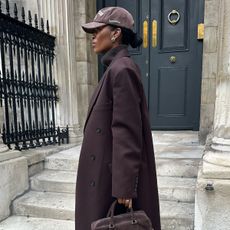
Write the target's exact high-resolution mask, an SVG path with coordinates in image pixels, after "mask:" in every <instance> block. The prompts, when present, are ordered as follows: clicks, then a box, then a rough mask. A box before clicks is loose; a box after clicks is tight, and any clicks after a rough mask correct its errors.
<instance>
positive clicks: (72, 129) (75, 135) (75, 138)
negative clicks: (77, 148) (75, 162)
mask: <svg viewBox="0 0 230 230" xmlns="http://www.w3.org/2000/svg"><path fill="white" fill-rule="evenodd" d="M82 139H83V134H82V131H81V130H80V127H79V125H77V126H69V143H71V144H73V143H74V144H77V145H79V144H81V143H82Z"/></svg>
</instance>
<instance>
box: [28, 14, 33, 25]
mask: <svg viewBox="0 0 230 230" xmlns="http://www.w3.org/2000/svg"><path fill="white" fill-rule="evenodd" d="M28 18H29V25H30V26H32V16H31V11H30V10H29V11H28Z"/></svg>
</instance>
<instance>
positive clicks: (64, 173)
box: [0, 132, 203, 230]
mask: <svg viewBox="0 0 230 230" xmlns="http://www.w3.org/2000/svg"><path fill="white" fill-rule="evenodd" d="M153 138H154V143H155V151H156V159H157V160H156V162H157V173H158V185H159V192H160V208H161V219H162V230H169V229H176V230H185V229H186V230H190V229H193V219H194V197H195V183H196V176H197V170H198V164H199V160H200V158H201V155H202V150H203V147H202V146H199V144H198V140H197V133H194V132H154V136H153ZM79 153H80V146H77V147H74V148H71V149H69V150H65V151H62V152H59V153H56V154H53V155H51V156H48V157H46V160H45V170H44V171H42V172H41V173H39V174H36V175H35V176H33V177H31V178H30V187H31V189H30V191H29V192H28V193H26V194H24V195H23V196H21V197H19V198H17V199H16V200H15V201H14V202H13V204H12V211H13V215H12V216H11V217H9V218H8V219H7V220H5V221H3V222H2V223H0V230H16V229H17V230H44V229H47V230H63V229H65V230H74V204H75V201H74V199H75V195H74V193H75V181H76V168H77V164H78V158H79Z"/></svg>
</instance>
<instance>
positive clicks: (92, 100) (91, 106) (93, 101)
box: [83, 74, 106, 131]
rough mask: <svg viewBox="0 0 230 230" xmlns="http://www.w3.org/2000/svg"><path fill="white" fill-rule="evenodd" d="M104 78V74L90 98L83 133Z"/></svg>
mask: <svg viewBox="0 0 230 230" xmlns="http://www.w3.org/2000/svg"><path fill="white" fill-rule="evenodd" d="M105 76H106V74H104V76H103V77H102V79H101V80H100V82H99V83H98V85H97V88H96V89H95V91H94V93H93V95H92V98H91V100H90V104H89V109H88V113H87V116H86V121H85V125H84V130H83V131H85V127H86V125H87V122H88V120H89V117H90V114H91V112H92V110H93V107H94V105H95V103H96V101H97V98H98V95H99V93H100V91H101V87H102V85H103V82H104V80H105Z"/></svg>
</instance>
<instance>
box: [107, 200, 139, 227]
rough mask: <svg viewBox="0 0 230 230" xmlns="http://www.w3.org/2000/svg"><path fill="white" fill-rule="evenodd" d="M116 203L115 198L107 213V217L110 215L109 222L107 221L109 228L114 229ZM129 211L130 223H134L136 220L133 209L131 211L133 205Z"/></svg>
mask: <svg viewBox="0 0 230 230" xmlns="http://www.w3.org/2000/svg"><path fill="white" fill-rule="evenodd" d="M116 204H117V200H115V201H114V202H113V203H112V204H111V206H110V208H109V211H108V213H107V217H110V223H109V229H114V228H115V223H114V211H115V206H116ZM130 213H131V224H136V223H137V220H136V219H135V216H134V211H133V207H131V208H130Z"/></svg>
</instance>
